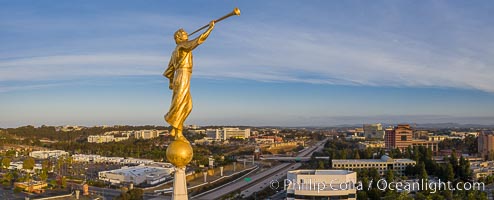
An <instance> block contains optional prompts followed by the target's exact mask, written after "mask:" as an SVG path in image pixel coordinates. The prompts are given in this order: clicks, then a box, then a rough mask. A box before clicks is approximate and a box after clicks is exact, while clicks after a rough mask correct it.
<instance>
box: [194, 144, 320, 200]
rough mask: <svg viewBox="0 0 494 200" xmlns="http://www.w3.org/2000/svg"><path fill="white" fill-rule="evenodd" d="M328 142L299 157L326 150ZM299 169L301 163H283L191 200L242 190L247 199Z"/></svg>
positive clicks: (309, 149) (206, 199) (215, 196)
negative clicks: (325, 146) (272, 182)
mask: <svg viewBox="0 0 494 200" xmlns="http://www.w3.org/2000/svg"><path fill="white" fill-rule="evenodd" d="M326 141H327V139H326V140H323V141H319V142H318V143H317V144H316V145H314V146H312V147H309V148H306V149H304V150H302V151H301V152H300V153H299V154H298V155H297V156H300V157H301V156H310V155H312V153H313V152H315V151H320V150H321V149H322V148H324V144H325V143H326ZM298 167H300V163H282V164H279V165H276V166H274V167H272V168H270V169H268V170H265V171H260V172H259V173H258V174H255V175H252V176H251V177H249V178H250V179H249V181H246V180H237V181H235V182H231V183H228V184H225V185H222V186H220V188H219V189H216V190H214V191H212V192H210V193H205V194H200V195H198V196H194V197H192V198H191V199H198V200H203V199H204V200H209V199H220V198H221V197H222V196H225V195H227V194H230V193H232V192H233V191H237V190H241V194H243V195H244V197H247V195H250V194H252V193H254V192H256V191H259V190H262V189H263V188H265V187H269V184H270V182H271V181H272V180H278V179H280V178H281V177H283V176H285V175H286V172H288V171H289V170H294V169H297V168H298Z"/></svg>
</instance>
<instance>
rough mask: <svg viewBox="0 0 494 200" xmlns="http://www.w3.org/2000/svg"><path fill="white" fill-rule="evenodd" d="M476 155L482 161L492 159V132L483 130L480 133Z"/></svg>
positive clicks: (493, 142)
mask: <svg viewBox="0 0 494 200" xmlns="http://www.w3.org/2000/svg"><path fill="white" fill-rule="evenodd" d="M477 141H478V145H477V149H478V153H479V154H480V156H481V157H482V158H483V159H484V160H493V159H494V132H493V131H488V130H483V131H480V133H479V137H478V138H477Z"/></svg>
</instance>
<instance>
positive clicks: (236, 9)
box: [189, 8, 240, 36]
mask: <svg viewBox="0 0 494 200" xmlns="http://www.w3.org/2000/svg"><path fill="white" fill-rule="evenodd" d="M234 15H237V16H240V9H238V8H234V9H233V11H232V12H230V13H228V14H227V15H225V16H223V17H221V18H219V19H216V20H214V23H217V22H220V21H221V20H224V19H226V18H228V17H231V16H234ZM208 26H209V24H206V25H204V26H203V27H201V28H199V29H197V30H195V31H194V32H192V33H191V34H189V36H191V35H193V34H194V33H197V32H199V31H200V30H202V29H205V28H206V27H208Z"/></svg>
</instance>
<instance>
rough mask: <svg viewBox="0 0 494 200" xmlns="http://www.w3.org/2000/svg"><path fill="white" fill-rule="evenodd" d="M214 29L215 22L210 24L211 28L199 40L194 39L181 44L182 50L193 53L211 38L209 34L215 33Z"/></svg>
mask: <svg viewBox="0 0 494 200" xmlns="http://www.w3.org/2000/svg"><path fill="white" fill-rule="evenodd" d="M213 29H214V21H211V22H210V23H209V28H208V30H206V31H205V32H204V33H202V34H201V35H200V36H198V37H197V38H195V39H193V40H189V41H187V42H183V43H181V44H180V46H181V47H180V48H182V49H184V50H186V51H192V50H194V49H195V48H196V47H197V46H199V45H200V44H202V43H203V42H204V41H206V39H207V38H208V37H209V34H210V33H211V31H213Z"/></svg>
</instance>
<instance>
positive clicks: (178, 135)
mask: <svg viewBox="0 0 494 200" xmlns="http://www.w3.org/2000/svg"><path fill="white" fill-rule="evenodd" d="M175 140H182V141H184V142H187V143H190V142H189V140H187V138H185V137H184V135H182V134H177V135H176V136H175Z"/></svg>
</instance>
